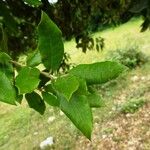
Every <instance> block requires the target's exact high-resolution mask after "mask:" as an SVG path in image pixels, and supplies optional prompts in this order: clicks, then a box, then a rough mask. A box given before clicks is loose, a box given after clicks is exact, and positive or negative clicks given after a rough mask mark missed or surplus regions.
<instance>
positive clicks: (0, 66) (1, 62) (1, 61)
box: [0, 52, 14, 81]
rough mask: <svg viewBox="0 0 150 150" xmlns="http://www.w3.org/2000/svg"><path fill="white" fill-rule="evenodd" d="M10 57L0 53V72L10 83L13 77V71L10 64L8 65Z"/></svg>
mask: <svg viewBox="0 0 150 150" xmlns="http://www.w3.org/2000/svg"><path fill="white" fill-rule="evenodd" d="M10 60H11V58H10V56H9V55H7V54H6V53H3V52H0V71H1V72H3V73H4V74H5V75H6V76H7V77H8V79H10V80H11V81H12V80H13V77H14V69H13V66H12V64H11V63H10Z"/></svg>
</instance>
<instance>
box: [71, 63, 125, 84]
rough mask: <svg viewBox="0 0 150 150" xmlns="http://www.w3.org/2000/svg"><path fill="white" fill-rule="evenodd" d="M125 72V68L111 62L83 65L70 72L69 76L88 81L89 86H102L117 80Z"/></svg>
mask: <svg viewBox="0 0 150 150" xmlns="http://www.w3.org/2000/svg"><path fill="white" fill-rule="evenodd" d="M124 70H125V66H123V65H121V64H119V63H117V62H111V61H105V62H98V63H93V64H82V65H78V66H77V67H75V68H73V69H72V70H70V72H69V74H72V75H75V76H77V77H79V78H83V79H84V80H86V82H87V84H101V83H105V82H108V81H109V80H112V79H115V78H117V77H118V76H119V74H120V73H122V72H123V71H124Z"/></svg>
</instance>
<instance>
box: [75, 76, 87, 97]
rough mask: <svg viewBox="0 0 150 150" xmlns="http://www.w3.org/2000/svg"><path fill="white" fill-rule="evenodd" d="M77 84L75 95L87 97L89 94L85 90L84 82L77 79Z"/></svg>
mask: <svg viewBox="0 0 150 150" xmlns="http://www.w3.org/2000/svg"><path fill="white" fill-rule="evenodd" d="M77 79H78V82H79V87H78V89H77V91H76V92H75V93H76V94H77V95H87V94H89V92H88V89H87V85H86V81H85V80H84V79H82V78H77Z"/></svg>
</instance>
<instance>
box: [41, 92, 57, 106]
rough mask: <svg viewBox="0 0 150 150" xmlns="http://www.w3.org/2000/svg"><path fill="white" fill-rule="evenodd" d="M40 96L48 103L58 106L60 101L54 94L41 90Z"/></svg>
mask: <svg viewBox="0 0 150 150" xmlns="http://www.w3.org/2000/svg"><path fill="white" fill-rule="evenodd" d="M42 97H43V100H44V101H46V102H47V103H48V104H49V105H51V106H57V107H59V105H60V102H59V100H58V99H57V97H56V96H54V95H53V94H50V93H47V92H42Z"/></svg>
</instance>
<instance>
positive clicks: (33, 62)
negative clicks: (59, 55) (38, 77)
mask: <svg viewBox="0 0 150 150" xmlns="http://www.w3.org/2000/svg"><path fill="white" fill-rule="evenodd" d="M40 63H41V55H40V52H39V51H36V52H34V53H32V54H31V55H29V56H28V57H27V65H28V66H30V67H35V66H38V65H39V64H40Z"/></svg>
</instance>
